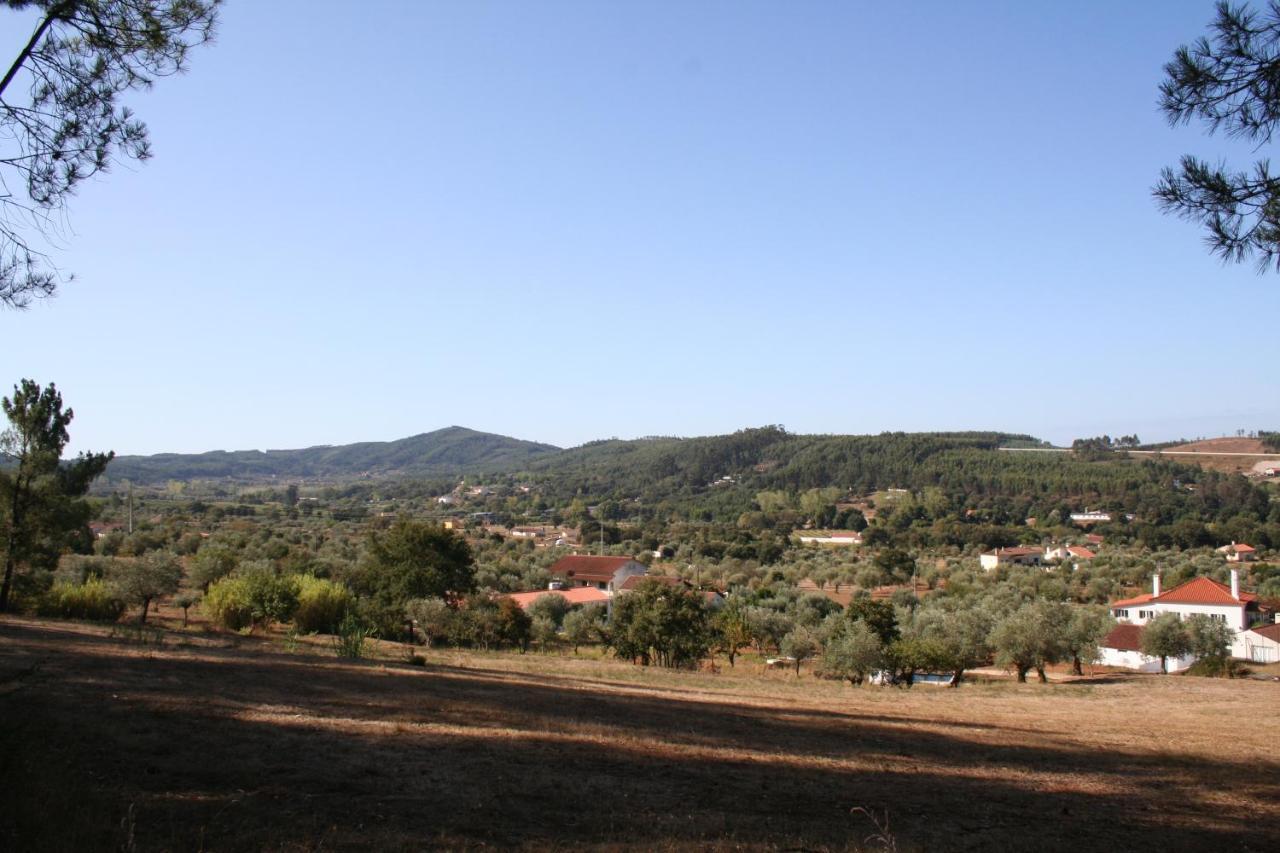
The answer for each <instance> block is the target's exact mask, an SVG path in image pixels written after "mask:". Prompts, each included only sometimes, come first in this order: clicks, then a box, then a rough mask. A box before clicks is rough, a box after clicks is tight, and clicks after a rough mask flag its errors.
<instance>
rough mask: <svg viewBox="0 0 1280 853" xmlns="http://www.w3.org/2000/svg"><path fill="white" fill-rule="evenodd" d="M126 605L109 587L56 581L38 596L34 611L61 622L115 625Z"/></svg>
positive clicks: (94, 581) (101, 583)
mask: <svg viewBox="0 0 1280 853" xmlns="http://www.w3.org/2000/svg"><path fill="white" fill-rule="evenodd" d="M124 608H125V603H124V601H123V600H122V599H121V598H120V596H119V595H118V594H117V593H116V590H115V588H114V587H113V586H111V584H109V583H107V582H106V581H103V580H100V579H98V578H90V579H89V580H87V581H85V582H84V583H82V584H72V583H66V582H59V583H55V584H54V585H53V588H52V589H50V590H49V591H48V592H46V593H45V594H44V595H43V596H41V597H40V599H39V600H38V603H37V605H36V612H37V613H38V614H39V615H41V616H57V617H61V618H63V619H91V620H93V621H96V622H114V621H115V620H116V619H119V618H120V614H121V613H124Z"/></svg>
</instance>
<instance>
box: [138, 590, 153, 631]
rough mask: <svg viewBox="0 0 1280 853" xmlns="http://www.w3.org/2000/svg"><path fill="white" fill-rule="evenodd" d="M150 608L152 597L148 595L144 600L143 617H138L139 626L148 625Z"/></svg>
mask: <svg viewBox="0 0 1280 853" xmlns="http://www.w3.org/2000/svg"><path fill="white" fill-rule="evenodd" d="M150 606H151V596H149V595H148V596H146V597H145V598H143V599H142V615H141V616H139V617H138V624H139V625H145V624H147V608H149V607H150Z"/></svg>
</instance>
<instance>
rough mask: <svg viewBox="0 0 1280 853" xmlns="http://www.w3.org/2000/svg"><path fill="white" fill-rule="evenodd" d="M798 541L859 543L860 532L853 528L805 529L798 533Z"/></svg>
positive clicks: (819, 543)
mask: <svg viewBox="0 0 1280 853" xmlns="http://www.w3.org/2000/svg"><path fill="white" fill-rule="evenodd" d="M799 538H800V542H801V543H802V544H803V543H807V542H812V543H814V544H817V545H861V544H862V534H861V533H858V532H857V531H855V530H806V531H804V532H803V533H801V534H799Z"/></svg>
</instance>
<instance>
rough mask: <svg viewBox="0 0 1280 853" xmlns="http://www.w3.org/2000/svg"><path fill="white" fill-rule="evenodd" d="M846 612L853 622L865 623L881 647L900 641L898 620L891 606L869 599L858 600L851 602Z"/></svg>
mask: <svg viewBox="0 0 1280 853" xmlns="http://www.w3.org/2000/svg"><path fill="white" fill-rule="evenodd" d="M844 612H845V615H846V616H848V617H849V620H850V621H852V622H865V623H866V625H867V627H868V628H870V629H871V632H872V633H874V634H875V635H876V637H877V638H878V639H879V640H880V644H881V645H883V646H888V645H889V644H890V643H892V642H893V641H894V640H896V639H898V636H899V634H898V619H897V616H896V615H895V614H894V612H893V607H892V606H891V605H889V604H887V603H885V602H883V601H872V600H871V599H869V598H857V599H854V600H853V601H851V602H849V606H848V607H846V608H845V611H844Z"/></svg>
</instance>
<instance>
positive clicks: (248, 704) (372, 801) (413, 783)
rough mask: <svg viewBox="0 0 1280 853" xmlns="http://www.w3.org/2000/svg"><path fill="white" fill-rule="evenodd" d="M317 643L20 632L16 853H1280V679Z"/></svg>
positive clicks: (3, 626)
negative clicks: (837, 674) (894, 680)
mask: <svg viewBox="0 0 1280 853" xmlns="http://www.w3.org/2000/svg"><path fill="white" fill-rule="evenodd" d="M117 633H119V632H118V631H117ZM303 649H304V650H303V651H298V652H295V653H286V652H285V651H284V650H283V649H282V648H281V647H280V645H279V644H278V641H272V642H269V643H265V644H264V643H259V642H256V641H252V640H249V641H244V640H240V639H239V638H234V637H230V638H229V637H225V636H221V635H216V636H212V635H204V634H198V633H193V634H191V635H178V634H170V635H169V637H168V639H167V641H166V642H165V643H164V645H162V646H159V647H157V646H155V645H152V644H140V643H138V642H137V641H136V639H135V640H134V641H130V640H129V639H128V638H127V637H122V636H116V637H111V636H108V630H107V629H105V628H100V627H94V626H84V625H76V624H71V623H60V622H51V621H43V620H32V619H16V618H6V619H2V620H0V714H2V715H3V716H2V717H0V719H2V720H3V726H0V732H2V736H0V784H2V785H3V790H4V791H5V805H4V809H3V811H2V812H0V815H3V818H2V819H0V849H6V850H107V849H127V850H201V849H202V850H320V849H326V850H332V849H338V850H343V849H351V850H355V849H378V850H419V849H437V848H526V849H547V848H555V849H560V848H580V847H594V848H607V849H618V850H623V849H631V850H652V849H685V848H698V849H789V850H794V849H806V850H828V849H873V850H874V849H897V850H917V849H919V850H926V849H927V850H1033V849H1034V850H1068V849H1069V850H1075V851H1083V850H1115V849H1157V850H1162V851H1167V850H1222V851H1229V850H1266V849H1275V848H1274V843H1275V839H1276V838H1277V837H1280V757H1278V756H1277V753H1276V749H1275V747H1276V744H1277V743H1280V715H1277V714H1276V709H1277V708H1278V707H1280V683H1268V682H1260V681H1220V680H1207V679H1196V678H1190V677H1179V676H1167V677H1161V676H1134V675H1117V674H1103V675H1097V676H1094V677H1092V678H1090V677H1085V678H1083V679H1075V680H1069V679H1066V680H1059V681H1055V682H1054V683H1051V684H1049V685H1039V684H1025V685H1019V684H1015V683H1011V682H991V683H978V684H971V685H966V686H963V687H961V688H959V689H957V690H948V689H945V688H928V687H916V688H913V689H911V690H903V689H895V688H872V687H864V688H855V687H852V686H849V685H847V684H839V683H835V682H828V681H821V680H818V679H815V678H813V677H812V676H811V675H810V674H809V673H808V672H806V673H805V674H804V675H802V676H801V677H800V678H798V679H797V678H796V677H795V676H793V675H790V676H784V675H781V674H770V675H768V676H765V675H763V674H761V672H760V671H759V669H758V668H756V667H755V666H744V665H743V664H741V663H740V664H739V666H738V667H737V668H736V669H734V670H730V669H728V668H727V667H725V668H724V669H722V670H721V672H720V673H719V674H710V673H692V672H665V671H655V670H643V669H640V668H635V667H631V666H629V665H627V664H622V663H618V662H614V661H608V660H600V659H598V658H575V657H573V656H572V655H545V656H544V655H535V654H530V655H524V656H521V655H515V654H481V653H460V652H454V651H439V652H434V651H433V652H429V653H427V657H428V663H427V665H426V666H425V667H419V666H410V665H408V664H404V663H399V662H396V661H395V660H382V661H355V662H350V661H340V660H338V659H336V658H335V657H333V656H331V653H330V654H328V655H322V652H323V651H324V645H323V643H317V644H316V645H314V646H304V647H303ZM385 653H386V654H388V655H392V654H396V653H397V652H396V650H394V649H387V650H385ZM871 816H874V817H875V819H876V820H877V821H879V823H880V824H881V826H882V827H884V828H885V829H886V830H887V831H885V832H881V831H879V830H878V829H877V826H876V824H875V822H873V820H872V818H871Z"/></svg>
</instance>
